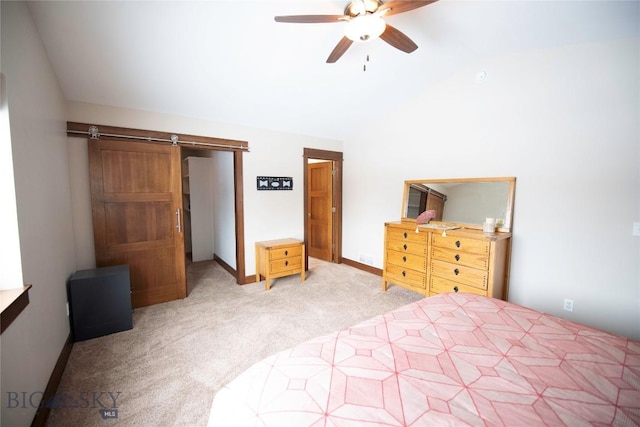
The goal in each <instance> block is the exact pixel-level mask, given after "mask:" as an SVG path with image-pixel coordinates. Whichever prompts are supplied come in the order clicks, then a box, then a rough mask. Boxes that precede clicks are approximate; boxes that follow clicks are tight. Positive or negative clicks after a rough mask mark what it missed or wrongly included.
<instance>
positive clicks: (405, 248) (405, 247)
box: [402, 243, 407, 251]
mask: <svg viewBox="0 0 640 427" xmlns="http://www.w3.org/2000/svg"><path fill="white" fill-rule="evenodd" d="M402 247H403V248H404V250H405V251H406V250H407V244H406V243H405V244H404V245H402Z"/></svg>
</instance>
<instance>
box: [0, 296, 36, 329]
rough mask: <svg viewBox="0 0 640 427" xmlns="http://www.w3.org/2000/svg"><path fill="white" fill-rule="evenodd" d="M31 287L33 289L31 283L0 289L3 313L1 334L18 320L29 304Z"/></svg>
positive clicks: (0, 319)
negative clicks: (14, 287)
mask: <svg viewBox="0 0 640 427" xmlns="http://www.w3.org/2000/svg"><path fill="white" fill-rule="evenodd" d="M29 289H31V285H25V286H23V287H22V288H16V289H5V290H2V291H0V305H1V306H2V314H0V334H2V333H3V332H4V331H5V329H7V328H8V327H9V325H10V324H11V323H12V322H13V321H14V320H16V318H17V317H18V316H19V315H20V313H22V310H24V309H25V308H26V307H27V305H29Z"/></svg>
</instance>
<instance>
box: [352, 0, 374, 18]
mask: <svg viewBox="0 0 640 427" xmlns="http://www.w3.org/2000/svg"><path fill="white" fill-rule="evenodd" d="M380 6H382V0H353V1H352V2H350V3H349V4H348V5H347V7H345V8H344V14H345V15H347V16H350V17H352V18H355V17H356V16H359V15H364V14H365V13H374V12H375V11H377V10H378V8H379V7H380Z"/></svg>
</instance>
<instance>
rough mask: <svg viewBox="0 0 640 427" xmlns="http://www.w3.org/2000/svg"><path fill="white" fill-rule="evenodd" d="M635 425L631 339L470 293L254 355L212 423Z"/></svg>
mask: <svg viewBox="0 0 640 427" xmlns="http://www.w3.org/2000/svg"><path fill="white" fill-rule="evenodd" d="M436 425H437V426H443V425H472V426H481V425H492V426H493V425H496V426H499V425H507V426H515V425H518V426H533V425H554V426H561V425H569V426H574V425H640V342H637V341H632V340H629V339H626V338H623V337H619V336H614V335H611V334H609V333H606V332H603V331H600V330H596V329H593V328H590V327H587V326H584V325H580V324H577V323H574V322H570V321H567V320H563V319H560V318H558V317H554V316H550V315H547V314H543V313H540V312H537V311H534V310H531V309H528V308H525V307H521V306H518V305H515V304H511V303H509V302H505V301H501V300H497V299H492V298H487V297H482V296H479V295H472V294H461V293H458V294H445V295H438V296H434V297H431V298H425V299H423V300H420V301H417V302H415V303H411V304H408V305H406V306H404V307H401V308H399V309H397V310H394V311H391V312H389V313H387V314H384V315H381V316H377V317H375V318H373V319H371V320H368V321H365V322H362V323H360V324H358V325H356V326H354V327H351V328H348V329H344V330H341V331H339V332H336V333H333V334H331V335H327V336H323V337H319V338H316V339H313V340H310V341H307V342H305V343H303V344H300V345H298V346H296V347H293V348H291V349H289V350H286V351H283V352H281V353H278V354H276V355H274V356H271V357H269V358H267V359H264V360H263V361H261V362H259V363H257V364H255V365H254V366H252V367H251V368H249V369H248V370H247V371H245V372H244V373H242V374H241V375H240V376H238V377H237V378H236V379H234V380H233V381H232V382H230V383H229V384H228V385H226V386H225V387H224V388H223V389H221V390H220V391H219V392H218V394H217V395H216V397H215V399H214V401H213V405H212V407H211V412H210V417H209V426H212V427H213V426H215V427H223V426H224V427H227V426H276V427H288V426H296V427H302V426H349V427H352V426H436Z"/></svg>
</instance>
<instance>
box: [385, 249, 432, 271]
mask: <svg viewBox="0 0 640 427" xmlns="http://www.w3.org/2000/svg"><path fill="white" fill-rule="evenodd" d="M387 263H390V264H395V265H397V266H399V267H401V268H410V269H412V270H418V271H421V272H423V273H426V271H427V257H426V256H424V255H415V254H410V253H403V252H397V251H390V250H387Z"/></svg>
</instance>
